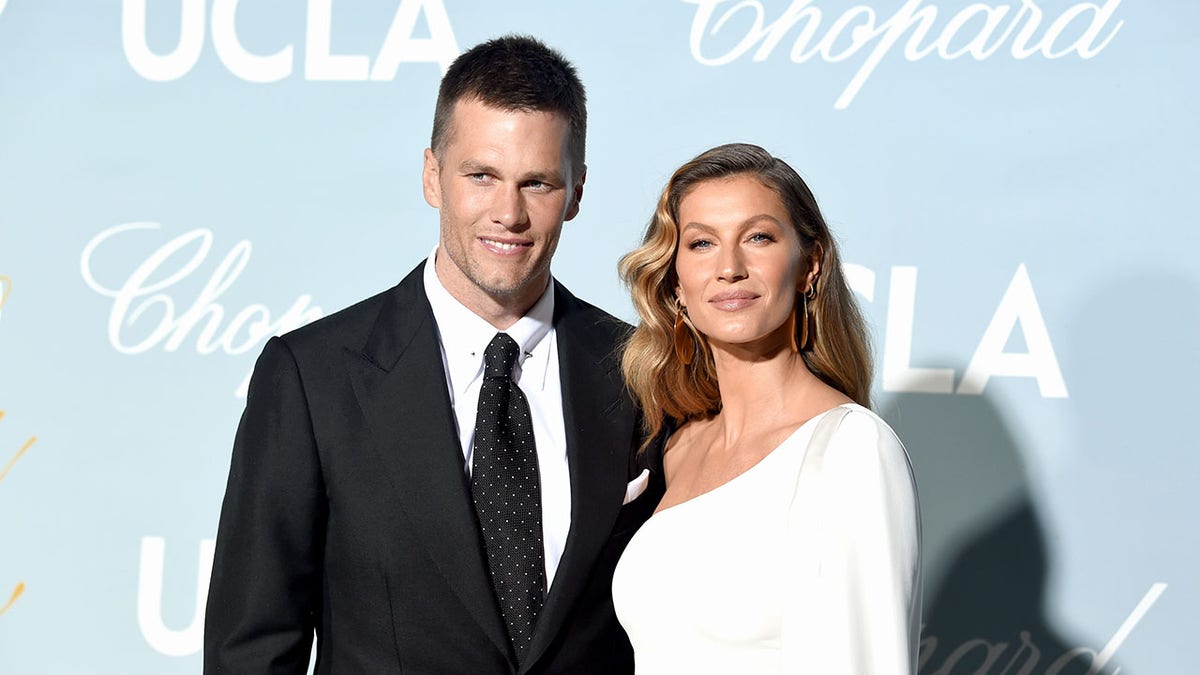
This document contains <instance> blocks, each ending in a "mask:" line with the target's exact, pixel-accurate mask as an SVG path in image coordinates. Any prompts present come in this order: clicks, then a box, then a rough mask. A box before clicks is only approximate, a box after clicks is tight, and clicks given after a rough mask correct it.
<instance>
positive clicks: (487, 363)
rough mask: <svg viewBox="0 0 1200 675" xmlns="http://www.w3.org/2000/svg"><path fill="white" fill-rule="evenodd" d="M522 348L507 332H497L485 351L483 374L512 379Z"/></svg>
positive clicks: (489, 376)
mask: <svg viewBox="0 0 1200 675" xmlns="http://www.w3.org/2000/svg"><path fill="white" fill-rule="evenodd" d="M520 353H521V348H520V347H518V346H517V341H516V340H514V339H512V338H511V337H509V335H508V334H507V333H496V337H494V338H492V341H491V342H489V343H488V346H487V349H485V350H484V352H483V376H484V377H486V378H496V379H502V380H511V379H512V369H513V364H514V363H516V362H517V356H518V355H520Z"/></svg>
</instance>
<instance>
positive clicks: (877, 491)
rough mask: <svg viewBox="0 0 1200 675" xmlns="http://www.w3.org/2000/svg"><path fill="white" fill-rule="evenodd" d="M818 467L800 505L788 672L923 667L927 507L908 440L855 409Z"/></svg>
mask: <svg viewBox="0 0 1200 675" xmlns="http://www.w3.org/2000/svg"><path fill="white" fill-rule="evenodd" d="M809 452H810V453H811V452H813V449H812V448H810V449H809ZM805 461H806V462H807V461H808V457H806V458H805ZM819 466H820V469H819V471H818V473H817V474H816V475H815V476H813V477H812V478H811V480H810V481H809V482H808V483H807V484H805V483H804V482H801V483H800V484H799V486H798V490H802V491H803V492H804V493H803V494H801V493H800V492H798V494H797V498H796V499H795V501H794V502H793V507H792V508H793V512H792V514H791V521H790V522H791V523H792V526H791V531H790V535H791V537H792V541H790V542H789V550H790V551H791V553H790V556H791V557H792V558H793V559H794V560H796V561H797V564H796V566H795V568H794V569H793V577H792V578H790V579H789V581H788V584H787V587H786V590H785V592H786V596H785V605H784V609H783V611H784V621H783V637H782V647H783V666H784V667H783V672H784V673H823V674H826V675H838V674H845V675H868V674H869V675H901V674H905V673H915V672H916V662H917V646H918V640H919V635H920V627H921V577H920V572H921V570H920V549H919V540H920V515H919V511H918V508H917V496H916V485H915V482H914V480H913V476H912V471H911V469H910V467H909V462H908V456H907V454H906V453H905V451H904V446H903V445H901V443H900V441H899V440H898V439H897V438H896V436H895V434H894V433H893V432H892V430H891V429H890V428H889V427H888V426H887V425H886V424H885V423H884V422H883V421H882V420H880V419H878V418H877V417H875V416H874V415H873V414H871V413H868V412H865V411H851V412H849V413H848V414H846V415H845V416H844V417H843V418H842V420H841V423H840V426H839V427H838V428H837V429H836V431H835V432H834V433H833V435H832V436H831V437H830V440H829V443H828V446H827V447H826V448H825V450H824V459H823V462H821V463H820V464H819ZM803 471H804V470H802V473H803Z"/></svg>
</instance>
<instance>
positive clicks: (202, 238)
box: [79, 222, 322, 396]
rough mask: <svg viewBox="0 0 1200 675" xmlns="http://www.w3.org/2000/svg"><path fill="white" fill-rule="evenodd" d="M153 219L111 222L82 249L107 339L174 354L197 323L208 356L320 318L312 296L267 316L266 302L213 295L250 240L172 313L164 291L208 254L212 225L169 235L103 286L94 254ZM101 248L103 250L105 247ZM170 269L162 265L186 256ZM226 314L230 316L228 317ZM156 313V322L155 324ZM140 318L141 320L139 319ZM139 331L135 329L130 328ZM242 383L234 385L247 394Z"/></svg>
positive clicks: (235, 270) (237, 270) (150, 226)
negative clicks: (118, 279) (232, 307)
mask: <svg viewBox="0 0 1200 675" xmlns="http://www.w3.org/2000/svg"><path fill="white" fill-rule="evenodd" d="M160 227H161V226H160V225H159V224H158V223H146V222H134V223H124V224H122V225H116V226H113V227H110V228H108V229H107V230H104V231H103V232H101V233H100V234H97V235H96V236H95V237H93V238H92V240H91V241H89V242H88V243H87V245H86V246H85V247H84V248H83V253H82V254H81V255H80V259H79V271H80V274H82V275H83V280H84V282H85V283H86V284H87V285H88V287H89V288H91V289H92V290H93V291H95V292H97V293H99V294H100V295H103V296H105V297H107V298H112V301H113V304H112V309H111V310H110V312H109V315H108V341H109V344H111V345H112V347H113V349H116V350H117V351H118V352H120V353H122V354H142V353H145V352H147V351H149V350H151V349H153V348H155V347H157V346H159V345H161V346H162V348H163V350H164V351H168V352H174V351H176V350H178V349H179V347H180V346H182V345H183V343H184V341H186V340H187V339H188V338H189V337H190V336H191V334H192V331H193V330H195V329H197V327H199V335H198V336H197V337H196V352H197V353H199V354H204V355H207V354H212V353H214V352H216V351H218V350H220V351H222V352H224V353H226V354H230V355H238V354H244V353H246V352H248V351H250V350H252V349H255V348H257V347H259V346H261V344H262V343H263V342H265V341H266V339H267V338H269V337H270V336H272V335H281V334H283V333H286V332H287V331H289V330H292V329H294V328H299V327H300V326H303V325H305V324H307V323H310V322H312V321H315V320H316V319H319V318H321V316H322V312H321V308H320V307H317V306H313V305H312V296H311V295H301V296H299V297H298V298H296V301H295V302H293V303H292V306H291V307H289V308H287V309H286V310H285V311H284V312H283V313H282V314H281V315H280V316H279V318H278V319H276V320H274V321H272V320H271V312H270V310H269V309H267V307H266V306H265V305H262V304H252V305H248V306H246V307H244V308H242V309H241V310H240V311H238V312H237V313H232V312H228V311H227V310H226V308H225V306H224V305H222V304H221V303H220V302H218V300H219V299H220V298H221V296H222V295H223V294H224V293H225V292H226V291H228V290H229V288H230V287H231V286H233V284H234V282H236V281H237V279H238V277H239V276H241V274H242V272H243V271H244V270H245V269H246V265H247V264H248V263H249V262H250V249H251V246H250V242H249V241H245V240H242V241H240V242H238V243H237V244H235V245H234V246H233V248H232V249H230V251H229V253H227V254H226V255H225V257H224V258H223V259H222V260H221V262H220V263H219V264H218V265H217V267H216V269H215V270H213V272H212V274H211V276H210V277H209V278H208V280H207V281H206V282H205V284H204V286H203V287H202V288H201V290H200V292H199V293H198V294H197V296H196V298H195V300H193V301H192V303H191V305H190V306H188V307H187V309H185V310H183V311H182V312H177V311H176V303H175V298H173V297H172V296H171V295H170V294H168V293H167V292H165V291H167V290H168V289H170V288H171V287H172V286H175V285H176V284H178V283H180V282H181V281H183V280H184V279H186V278H188V277H189V276H191V275H192V274H193V273H194V272H195V271H196V270H197V269H199V267H200V265H202V264H203V263H204V261H205V260H206V259H207V258H208V254H209V251H210V250H211V249H212V240H213V235H212V231H211V230H207V229H203V228H201V229H196V230H192V231H190V232H185V233H184V234H181V235H179V236H178V237H175V238H174V239H171V240H170V241H168V242H167V243H165V244H162V245H161V246H159V247H158V248H157V249H155V250H154V251H153V252H152V253H151V254H150V255H149V256H148V257H147V258H146V259H145V260H143V261H142V262H141V263H139V264H138V265H137V266H136V267H135V268H134V269H133V271H132V272H131V273H130V274H129V276H128V277H126V278H125V280H124V282H122V283H120V284H116V285H111V286H110V285H105V284H103V283H101V282H100V281H98V280H97V279H96V275H95V274H94V273H93V269H94V268H95V259H96V256H97V251H98V250H99V249H100V248H101V247H102V246H105V245H106V244H108V242H111V241H113V240H115V239H117V238H125V235H127V234H128V233H133V232H145V231H156V230H158V229H160ZM105 250H106V251H107V250H108V249H107V247H106V248H105ZM188 251H191V255H190V257H187V259H186V260H184V261H183V262H182V264H178V263H176V265H177V267H175V268H174V269H172V268H171V267H170V266H169V265H168V263H170V262H171V261H174V260H177V259H179V258H182V257H186V254H187V252H188ZM229 314H232V316H231V317H229V318H228V319H227V318H226V317H227V316H228V315H229ZM155 317H157V321H154V319H155ZM143 319H144V320H143ZM137 329H140V330H138V332H137V333H136V334H132V335H131V333H134V331H135V330H137ZM246 384H247V383H246V381H243V383H242V385H241V386H240V387H239V389H238V396H245V389H246Z"/></svg>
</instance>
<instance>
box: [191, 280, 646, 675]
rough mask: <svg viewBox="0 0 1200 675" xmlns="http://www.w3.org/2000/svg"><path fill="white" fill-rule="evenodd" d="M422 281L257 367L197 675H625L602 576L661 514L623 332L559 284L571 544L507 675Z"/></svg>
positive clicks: (319, 327)
mask: <svg viewBox="0 0 1200 675" xmlns="http://www.w3.org/2000/svg"><path fill="white" fill-rule="evenodd" d="M422 270H423V265H419V266H418V267H417V268H416V269H415V270H413V272H411V273H410V274H409V275H408V276H407V277H406V278H405V279H404V280H403V281H401V282H400V284H399V285H397V286H396V287H394V288H392V289H391V290H388V291H386V292H384V293H381V294H379V295H377V296H375V297H372V298H369V299H367V300H364V301H363V302H360V303H358V304H357V305H354V306H352V307H349V308H347V309H345V310H342V311H341V312H338V313H337V314H333V315H331V316H329V317H326V318H324V319H321V320H319V321H316V322H314V323H312V324H310V325H308V326H305V327H303V328H300V329H298V330H296V331H293V332H291V333H289V334H287V335H285V336H283V337H278V338H272V339H271V340H270V341H269V342H268V343H267V345H266V347H265V348H264V349H263V353H262V356H260V357H259V360H258V363H257V365H256V366H255V370H254V375H253V377H252V378H251V384H250V390H249V394H248V397H247V400H246V411H245V413H244V414H243V416H242V421H241V424H240V426H239V428H238V433H237V438H236V441H235V443H234V450H233V460H232V465H231V467H230V473H229V483H228V487H227V490H226V495H225V501H224V504H223V506H222V511H221V520H220V526H219V530H218V538H217V549H216V555H215V560H214V564H213V575H212V582H211V585H210V589H209V596H208V606H207V615H206V621H205V636H204V672H205V673H213V674H215V673H238V674H242V673H303V672H305V667H306V666H305V664H307V662H308V658H309V653H310V650H311V647H312V644H311V640H312V635H313V632H314V631H315V632H316V635H317V663H316V666H315V672H316V673H318V674H322V675H323V674H327V673H338V674H341V673H471V674H473V675H489V674H492V673H496V674H515V673H521V674H524V673H530V674H532V673H547V674H549V673H628V672H632V671H633V656H632V650H631V648H630V646H629V641H628V638H627V637H626V636H625V633H624V631H623V630H622V629H621V627H620V625H619V624H618V623H617V621H616V618H615V616H614V613H613V607H612V595H611V581H612V573H613V568H614V566H615V565H616V561H617V558H618V557H619V556H620V554H621V552H622V550H623V549H624V547H625V545H626V544H627V543H628V541H629V538H630V537H631V536H632V535H633V532H634V531H635V530H636V529H637V527H638V526H640V525H641V523H642V522H644V521H645V519H646V518H648V517H649V515H650V513H651V512H652V511H653V509H654V506H655V504H656V503H657V500H658V497H659V496H661V492H662V484H661V477H660V474H659V477H658V478H657V480H654V481H652V486H651V488H650V489H648V490H647V491H646V493H645V494H643V495H642V496H641V497H640V498H638V499H637V500H635V501H633V502H632V503H631V504H628V505H625V506H622V500H623V498H624V496H625V488H626V484H627V482H628V481H629V480H631V479H632V478H634V477H635V476H636V475H637V474H638V473H639V472H640V471H641V468H640V466H639V465H638V462H637V460H635V459H634V457H635V456H634V450H635V449H636V447H637V444H638V441H639V440H640V439H639V429H638V424H637V419H636V410H635V407H634V405H633V403H632V402H631V400H630V399H629V397H628V394H627V392H626V391H625V388H624V385H623V383H622V382H621V377H620V372H619V368H618V367H617V365H618V361H617V356H616V353H617V350H618V346H619V343H620V341H621V340H622V339H623V337H624V336H625V335H626V334H627V330H628V327H627V326H626V325H624V324H622V323H621V322H619V321H617V320H616V319H613V318H612V317H611V316H609V315H608V314H605V313H604V312H602V311H600V310H599V309H597V308H595V307H593V306H591V305H588V304H587V303H584V302H582V301H580V300H578V299H576V298H575V297H574V296H572V295H571V294H570V293H569V292H568V291H566V290H565V289H564V288H562V287H561V286H559V285H558V284H557V283H556V284H555V289H554V292H555V312H554V326H555V330H556V332H557V336H558V338H557V343H558V351H559V367H560V375H561V386H562V398H563V410H564V418H565V419H564V421H565V426H566V438H567V457H568V464H569V467H570V469H569V470H570V478H571V499H572V514H571V529H570V533H569V535H568V538H567V543H566V547H565V549H564V552H563V556H562V559H561V561H560V563H559V567H558V571H557V573H556V577H555V581H554V585H553V587H552V588H551V590H550V593H549V595H548V597H547V598H546V605H545V607H544V608H543V610H542V613H541V615H540V618H539V620H538V624H537V627H536V629H535V632H534V634H533V638H532V643H531V645H530V647H529V652H528V654H527V656H526V658H525V661H524V663H523V664H522V665H521V666H520V667H518V665H517V662H516V659H515V657H514V656H513V653H512V648H511V646H510V645H509V642H508V638H507V635H506V632H505V629H504V626H503V623H502V620H501V615H500V610H499V607H498V606H497V603H496V599H495V594H494V592H493V590H492V586H491V581H490V578H489V576H488V571H487V570H488V567H487V558H486V555H485V553H484V548H483V545H482V542H481V540H480V535H479V526H478V523H477V520H476V516H475V513H474V511H473V508H472V502H471V498H470V487H469V483H468V480H467V477H466V476H465V474H464V471H463V453H462V448H461V446H460V443H459V441H458V436H457V434H456V432H455V421H454V415H453V411H452V409H451V406H450V398H449V394H448V392H447V389H446V377H445V372H444V370H443V366H442V359H441V356H440V351H439V349H440V348H439V345H438V333H437V326H436V324H435V323H434V318H433V313H432V310H431V309H430V307H429V303H428V300H427V298H426V295H425V290H424V285H423V281H422Z"/></svg>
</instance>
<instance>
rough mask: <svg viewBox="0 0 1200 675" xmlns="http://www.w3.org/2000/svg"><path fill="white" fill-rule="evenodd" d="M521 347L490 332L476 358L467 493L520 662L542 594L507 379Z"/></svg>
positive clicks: (527, 449) (528, 478)
mask: <svg viewBox="0 0 1200 675" xmlns="http://www.w3.org/2000/svg"><path fill="white" fill-rule="evenodd" d="M519 353H520V348H519V347H518V346H517V343H516V342H515V341H514V340H513V339H512V338H511V337H509V336H508V335H506V334H504V333H497V334H496V337H494V338H492V341H491V342H490V343H488V346H487V350H486V351H484V353H483V361H484V373H483V386H482V387H481V388H480V390H479V408H478V412H477V415H476V417H475V452H474V455H473V458H472V468H471V493H472V496H473V498H474V500H475V512H476V513H477V514H478V515H479V527H480V530H481V531H482V533H483V542H484V547H485V548H486V549H487V555H488V565H489V567H490V569H491V572H492V585H493V586H494V587H495V589H496V598H497V599H498V600H499V601H500V612H501V614H503V616H504V622H505V624H506V625H507V626H508V636H509V639H511V640H512V644H513V650H514V651H515V652H516V654H517V660H518V661H521V660H523V659H524V657H525V651H526V649H528V647H529V639H530V637H531V636H532V635H533V627H534V625H535V624H536V623H537V617H538V612H539V611H540V610H541V608H542V599H543V589H544V588H545V585H546V584H545V574H546V573H545V565H544V564H543V557H544V554H543V551H542V496H541V482H540V480H539V478H538V463H537V449H536V448H535V446H534V443H533V420H532V419H531V418H530V416H529V402H528V401H526V400H525V394H524V393H522V392H521V390H520V389H519V388H518V387H517V385H516V383H515V382H513V379H512V370H513V365H514V364H515V363H516V360H517V356H518V355H519Z"/></svg>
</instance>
